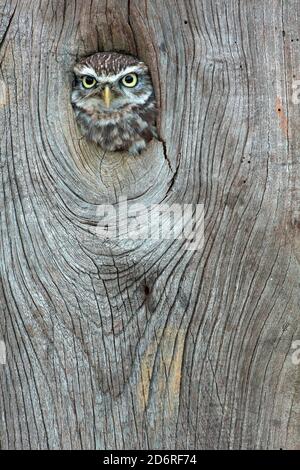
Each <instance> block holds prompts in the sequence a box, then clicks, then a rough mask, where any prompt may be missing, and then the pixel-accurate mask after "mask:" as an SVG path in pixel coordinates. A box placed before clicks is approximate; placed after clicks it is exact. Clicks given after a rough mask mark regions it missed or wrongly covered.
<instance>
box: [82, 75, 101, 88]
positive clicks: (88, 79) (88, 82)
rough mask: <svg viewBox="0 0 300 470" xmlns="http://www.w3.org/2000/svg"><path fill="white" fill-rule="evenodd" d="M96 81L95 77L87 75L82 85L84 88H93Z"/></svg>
mask: <svg viewBox="0 0 300 470" xmlns="http://www.w3.org/2000/svg"><path fill="white" fill-rule="evenodd" d="M96 83H97V81H96V79H95V78H94V77H89V76H88V75H86V76H85V77H83V78H82V85H83V86H84V88H93V86H95V85H96Z"/></svg>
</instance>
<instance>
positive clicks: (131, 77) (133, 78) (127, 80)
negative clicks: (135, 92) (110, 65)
mask: <svg viewBox="0 0 300 470" xmlns="http://www.w3.org/2000/svg"><path fill="white" fill-rule="evenodd" d="M137 82H138V78H137V75H136V74H135V73H129V74H128V75H125V77H123V78H122V83H123V85H124V86H127V87H128V88H133V87H135V86H136V84H137Z"/></svg>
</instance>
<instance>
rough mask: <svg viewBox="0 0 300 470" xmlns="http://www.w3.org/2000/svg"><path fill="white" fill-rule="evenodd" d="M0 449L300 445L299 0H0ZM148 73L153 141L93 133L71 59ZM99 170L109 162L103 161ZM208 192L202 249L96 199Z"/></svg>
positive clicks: (182, 198) (187, 199)
mask: <svg viewBox="0 0 300 470" xmlns="http://www.w3.org/2000/svg"><path fill="white" fill-rule="evenodd" d="M0 12H1V26H0V43H1V50H0V61H1V62H0V63H1V65H0V80H1V106H0V119H1V128H0V151H1V160H0V167H1V194H0V208H1V219H0V230H1V232H0V233H1V261H0V263H1V264H0V268H1V284H0V285H1V287H0V297H1V318H0V322H1V323H0V325H1V332H0V334H1V336H0V338H2V339H4V340H5V342H6V346H7V364H6V365H5V366H0V367H1V383H0V387H1V399H0V400H1V447H2V448H4V449H29V448H32V449H46V448H50V449H81V448H84V449H95V448H97V449H104V448H107V449H124V448H127V449H130V448H133V449H140V448H150V449H163V448H173V449H175V448H180V449H202V448H206V449H207V448H213V449H218V448H235V449H237V448H268V449H272V448H279V447H283V448H289V449H294V448H299V447H300V432H299V366H298V367H297V366H295V365H293V364H292V361H291V344H292V341H293V340H295V339H299V338H300V331H299V260H300V243H299V226H300V213H299V202H300V192H299V191H300V189H299V150H300V146H299V142H300V140H299V138H298V135H299V129H300V105H297V104H293V103H292V101H291V96H292V82H293V80H294V79H300V42H299V34H300V33H299V25H300V2H298V1H297V0H287V1H281V0H265V1H261V0H252V1H248V0H242V1H239V0H184V1H183V0H131V1H127V0H107V1H104V0H98V1H93V0H90V1H86V0H77V1H71V0H50V1H48V0H40V1H37V0H22V1H21V0H19V1H15V0H0ZM112 49H115V50H123V51H127V52H130V53H134V54H135V53H137V54H138V55H139V56H140V57H141V58H142V59H144V60H145V61H146V62H147V63H148V64H149V66H150V68H151V70H152V75H153V78H154V81H155V86H156V90H157V95H158V99H159V103H160V135H161V142H154V143H153V144H151V145H150V147H149V148H148V150H147V151H146V153H145V154H144V155H142V156H141V157H140V158H136V159H134V158H132V157H128V156H126V155H117V154H115V155H106V156H105V157H103V158H102V156H101V154H100V153H99V150H98V149H97V148H96V147H94V146H92V145H89V144H87V143H86V142H85V141H84V139H80V135H79V133H78V130H77V128H76V124H75V121H74V115H73V111H72V108H71V105H70V88H71V82H72V72H71V71H72V66H73V64H74V62H75V60H76V59H77V58H78V57H81V56H83V55H88V54H91V53H94V52H96V51H98V50H100V51H101V50H112ZM100 163H101V164H100ZM120 194H126V195H128V197H130V198H132V200H136V201H138V202H142V203H147V204H149V203H152V202H153V203H158V202H162V201H164V202H168V203H171V202H177V203H183V202H184V203H204V204H205V244H204V247H203V250H201V251H187V250H184V249H183V248H182V244H181V243H179V242H178V241H173V242H172V241H160V242H156V243H154V242H153V241H152V242H151V241H145V242H134V243H133V242H126V241H122V242H121V241H120V242H119V243H117V242H113V241H111V242H106V243H103V241H101V240H99V237H97V236H96V235H95V234H94V233H93V230H91V228H92V227H93V224H95V223H96V207H97V205H98V204H102V203H105V202H115V201H116V198H117V197H118V196H119V195H120Z"/></svg>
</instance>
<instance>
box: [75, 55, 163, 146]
mask: <svg viewBox="0 0 300 470" xmlns="http://www.w3.org/2000/svg"><path fill="white" fill-rule="evenodd" d="M74 72H75V83H74V88H73V92H72V104H73V107H74V110H75V114H76V118H77V121H78V123H79V126H80V129H81V132H82V133H83V135H84V136H85V137H86V138H87V139H89V140H91V141H93V142H96V143H97V144H98V145H100V147H101V148H102V149H103V150H108V151H111V152H113V151H116V150H125V151H127V150H128V152H129V153H130V154H132V155H137V154H139V153H140V152H141V151H142V150H143V149H144V148H145V147H146V143H147V142H149V141H150V140H151V139H152V137H156V136H157V134H156V126H155V121H156V105H155V96H154V89H153V85H152V81H151V77H150V74H149V70H148V67H147V66H146V65H145V64H144V63H143V62H140V61H139V60H138V59H136V58H135V57H132V56H129V55H124V54H119V53H117V52H110V53H108V52H99V53H98V54H94V55H92V56H90V57H87V58H86V59H82V60H81V61H80V62H78V63H77V64H76V65H75V67H74Z"/></svg>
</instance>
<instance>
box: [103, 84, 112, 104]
mask: <svg viewBox="0 0 300 470" xmlns="http://www.w3.org/2000/svg"><path fill="white" fill-rule="evenodd" d="M103 100H104V103H105V106H106V107H107V108H109V107H110V103H111V100H112V94H111V91H110V88H109V86H108V85H106V86H105V88H104V91H103Z"/></svg>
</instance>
